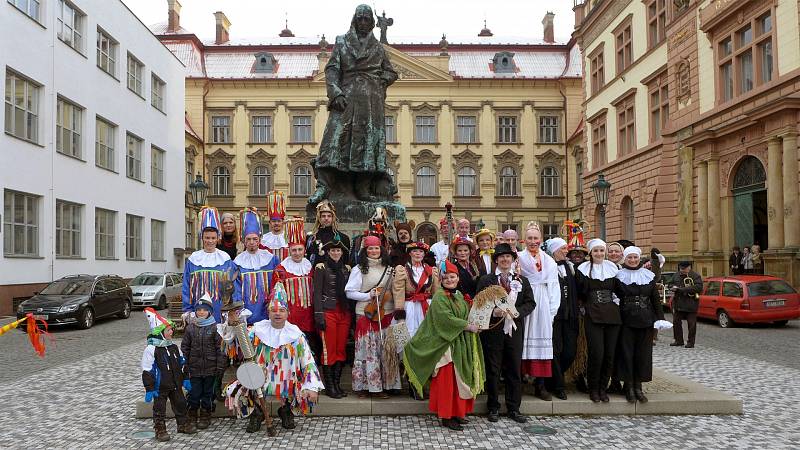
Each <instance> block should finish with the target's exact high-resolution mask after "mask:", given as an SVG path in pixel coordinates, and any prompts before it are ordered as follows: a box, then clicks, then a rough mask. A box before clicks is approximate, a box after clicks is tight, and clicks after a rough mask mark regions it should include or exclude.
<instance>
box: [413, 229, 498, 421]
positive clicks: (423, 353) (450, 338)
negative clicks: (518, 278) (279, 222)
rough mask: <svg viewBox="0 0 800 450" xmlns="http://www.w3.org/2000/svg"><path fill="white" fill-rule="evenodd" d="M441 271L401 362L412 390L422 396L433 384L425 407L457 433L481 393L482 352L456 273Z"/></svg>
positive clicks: (447, 267)
mask: <svg viewBox="0 0 800 450" xmlns="http://www.w3.org/2000/svg"><path fill="white" fill-rule="evenodd" d="M458 242H467V241H463V240H459V241H458ZM444 266H445V269H444V275H443V276H442V289H439V290H437V291H436V293H435V294H433V301H431V307H430V309H429V311H428V315H427V316H426V318H425V320H424V321H423V322H422V325H421V326H420V328H419V329H418V330H417V334H416V335H414V337H413V338H412V339H411V341H409V343H408V344H406V346H405V348H404V350H403V363H404V365H405V367H406V373H408V378H409V381H410V383H411V386H412V389H416V391H417V392H418V393H419V394H420V395H421V394H422V388H423V386H424V385H425V384H426V383H427V382H428V380H431V388H430V402H429V407H430V410H431V412H434V413H436V415H437V416H439V418H440V419H441V420H442V426H444V427H447V428H449V429H451V430H455V431H461V430H463V427H462V426H461V425H462V424H465V423H468V420H467V419H466V417H465V416H466V415H467V414H468V413H470V412H472V408H473V404H474V402H475V397H476V396H477V395H478V394H479V393H480V392H481V391H482V390H483V383H484V381H485V372H484V366H483V352H482V347H481V344H480V341H479V340H478V335H477V333H478V326H477V325H475V324H470V323H468V321H467V319H468V317H469V311H470V304H469V302H467V301H466V300H465V299H464V296H463V295H462V294H461V292H459V290H458V289H457V287H458V284H459V276H458V274H459V270H458V268H457V267H456V266H455V264H453V263H451V262H450V261H445V262H444Z"/></svg>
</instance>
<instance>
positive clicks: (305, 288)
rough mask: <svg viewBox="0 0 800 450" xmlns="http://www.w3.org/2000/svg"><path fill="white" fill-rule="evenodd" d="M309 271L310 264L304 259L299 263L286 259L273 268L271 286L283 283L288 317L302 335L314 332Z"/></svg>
mask: <svg viewBox="0 0 800 450" xmlns="http://www.w3.org/2000/svg"><path fill="white" fill-rule="evenodd" d="M311 269H312V267H311V262H310V261H309V260H307V259H305V258H303V260H302V261H300V262H295V261H294V260H292V259H291V258H286V259H284V260H283V261H282V262H281V263H280V265H278V267H276V268H275V272H274V273H273V275H272V284H271V286H275V283H278V282H281V283H283V287H284V288H286V294H287V296H288V300H289V317H290V318H291V319H292V323H294V324H295V325H297V326H298V327H299V328H300V329H301V330H302V331H303V332H304V333H313V332H315V327H314V304H313V297H312V291H311V288H312V277H313V273H312V271H311Z"/></svg>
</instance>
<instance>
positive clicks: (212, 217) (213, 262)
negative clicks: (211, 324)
mask: <svg viewBox="0 0 800 450" xmlns="http://www.w3.org/2000/svg"><path fill="white" fill-rule="evenodd" d="M199 223H200V232H201V237H202V239H203V248H202V249H200V250H197V251H196V252H194V253H192V254H191V255H189V258H187V260H186V264H185V266H184V268H183V289H182V290H181V297H182V301H183V312H184V320H190V318H191V315H192V314H193V311H194V306H195V303H197V301H198V300H199V299H200V297H202V296H203V295H204V294H205V293H206V292H208V294H209V295H210V296H211V301H212V303H213V305H214V318H215V319H216V320H217V322H219V320H220V308H221V307H222V283H223V281H226V280H232V279H233V275H234V272H235V267H234V264H233V261H231V258H230V256H228V254H227V253H225V252H224V251H222V250H219V249H218V248H217V241H218V239H219V233H220V231H219V229H220V219H219V213H218V212H217V209H216V208H212V207H209V206H206V207H204V208H203V209H201V210H200V214H199Z"/></svg>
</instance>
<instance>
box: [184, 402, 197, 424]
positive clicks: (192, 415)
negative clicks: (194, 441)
mask: <svg viewBox="0 0 800 450" xmlns="http://www.w3.org/2000/svg"><path fill="white" fill-rule="evenodd" d="M186 418H187V419H189V423H191V424H192V428H194V429H195V430H196V429H197V408H192V407H191V406H190V407H189V409H187V410H186Z"/></svg>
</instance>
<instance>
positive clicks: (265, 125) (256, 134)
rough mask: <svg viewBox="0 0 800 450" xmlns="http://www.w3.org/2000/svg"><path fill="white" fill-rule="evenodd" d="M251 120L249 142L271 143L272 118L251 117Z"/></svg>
mask: <svg viewBox="0 0 800 450" xmlns="http://www.w3.org/2000/svg"><path fill="white" fill-rule="evenodd" d="M251 120H252V136H250V139H251V141H252V142H253V143H257V144H266V143H269V142H272V116H253V118H252V119H251Z"/></svg>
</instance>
